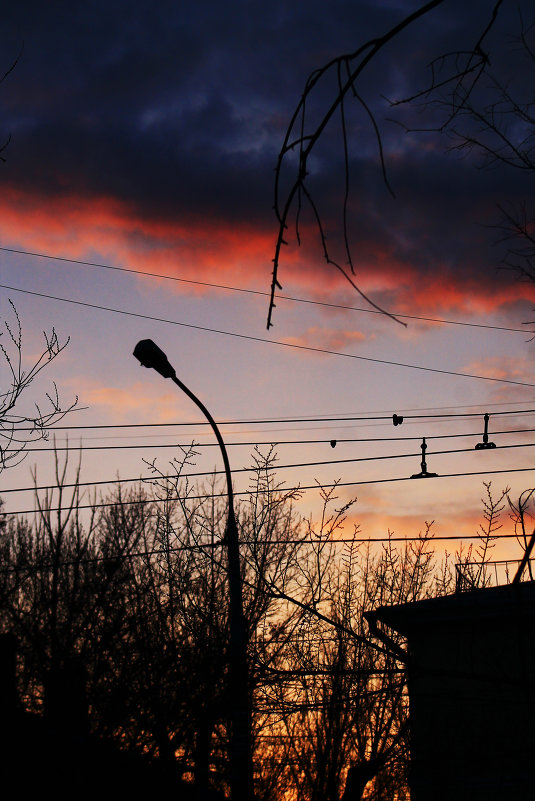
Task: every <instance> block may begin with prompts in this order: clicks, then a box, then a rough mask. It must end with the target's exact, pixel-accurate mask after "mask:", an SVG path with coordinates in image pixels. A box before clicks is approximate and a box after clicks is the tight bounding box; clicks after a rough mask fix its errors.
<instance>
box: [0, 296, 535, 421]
mask: <svg viewBox="0 0 535 801" xmlns="http://www.w3.org/2000/svg"><path fill="white" fill-rule="evenodd" d="M0 286H1V285H0ZM493 380H494V379H493ZM489 405H492V404H489ZM498 405H500V406H501V404H498ZM484 408H487V406H485V407H484ZM523 414H535V409H518V410H514V409H506V410H503V411H496V412H491V413H490V416H491V417H495V416H498V415H523ZM392 417H393V415H391V414H388V415H375V416H370V415H368V416H363V415H356V416H353V415H345V416H343V415H328V414H326V415H318V416H315V417H304V416H298V417H295V416H294V417H271V418H262V419H255V418H246V419H245V420H220V421H219V422H218V426H239V425H274V424H276V423H351V422H359V423H360V422H373V421H378V422H382V421H389V422H392ZM467 417H483V413H482V412H464V413H462V414H457V413H441V414H407V413H406V412H403V419H404V420H405V421H406V420H430V419H439V418H448V419H452V420H453V419H458V418H467ZM209 425H210V424H209V423H208V421H207V420H199V421H196V422H190V423H185V422H183V421H180V422H174V423H106V424H103V423H98V424H88V425H77V426H74V425H58V426H56V425H54V426H43V430H48V431H81V430H92V429H109V428H175V427H182V428H184V427H185V428H190V427H193V426H195V427H196V426H209ZM16 428H17V431H35V426H26V427H24V426H20V427H19V426H17V427H16ZM40 430H41V429H40ZM0 434H1V429H0Z"/></svg>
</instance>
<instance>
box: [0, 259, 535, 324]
mask: <svg viewBox="0 0 535 801" xmlns="http://www.w3.org/2000/svg"><path fill="white" fill-rule="evenodd" d="M0 251H4V252H6V253H16V254H20V255H23V256H35V257H38V258H42V259H49V260H51V261H62V262H65V263H67V264H80V265H83V266H85V267H99V268H102V269H105V270H114V271H117V272H122V273H130V274H133V275H144V276H147V277H149V278H159V279H161V280H164V281H174V282H176V283H182V284H191V285H193V286H203V287H208V288H210V289H222V290H225V291H228V292H242V293H245V294H248V295H260V296H261V297H267V298H269V297H271V293H270V292H263V291H261V290H258V289H247V288H245V287H236V286H228V285H227V284H216V283H213V282H210V281H198V280H193V279H190V278H181V277H179V276H175V275H166V274H162V273H153V272H149V271H147V270H138V269H134V268H132V267H117V266H115V265H112V264H102V263H100V262H94V261H84V260H83V259H73V258H68V257H66V256H54V255H52V254H50V253H40V252H35V251H31V250H21V249H17V248H8V247H0ZM275 299H276V300H287V301H291V302H293V303H306V304H311V305H314V306H324V307H327V308H331V309H343V310H346V311H355V312H362V313H363V314H379V315H383V314H384V312H382V311H378V310H376V309H367V308H361V307H359V306H346V305H343V304H340V303H327V302H326V301H320V300H312V299H311V298H296V297H293V296H290V295H275ZM395 316H396V317H402V318H403V319H405V320H418V321H421V322H428V323H438V324H440V325H458V326H468V327H470V328H486V329H491V330H494V331H511V332H514V333H519V334H527V333H535V332H533V331H529V330H527V329H524V328H510V327H508V326H501V325H489V324H487V323H469V322H467V321H464V320H446V319H444V318H440V317H424V316H421V315H415V314H398V313H397V312H396V313H395Z"/></svg>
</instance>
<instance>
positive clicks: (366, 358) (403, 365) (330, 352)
mask: <svg viewBox="0 0 535 801" xmlns="http://www.w3.org/2000/svg"><path fill="white" fill-rule="evenodd" d="M0 287H1V288H2V289H7V290H9V291H11V292H21V293H23V294H25V295H32V296H34V297H40V298H46V299H47V300H56V301H59V302H61V303H72V304H74V305H76V306H84V307H86V308H90V309H98V310H100V311H106V312H110V313H113V314H122V315H126V316H128V317H136V318H140V319H143V320H152V321H153V322H160V323H166V324H169V325H177V326H181V327H183V328H189V329H192V330H195V331H204V332H207V333H210V334H218V335H220V336H227V337H233V338H236V339H243V340H247V341H249V342H262V343H264V344H268V345H277V346H279V347H284V348H291V349H294V350H301V351H306V352H308V353H323V354H326V355H329V356H340V357H342V358H346V359H355V360H358V361H364V362H370V363H372V364H383V365H387V366H389V367H400V368H403V369H407V370H420V371H422V372H428V373H436V374H439V375H449V376H455V377H456V378H470V379H473V380H478V381H493V382H497V383H500V384H511V385H514V386H520V387H530V388H532V387H535V383H533V382H528V381H515V380H514V379H512V378H496V377H493V376H488V375H478V374H476V373H465V372H461V371H457V370H445V369H441V368H438V367H427V366H425V365H418V364H409V363H407V362H398V361H393V360H391V359H379V358H376V357H372V356H362V355H358V354H355V353H344V352H342V351H336V350H330V349H328V348H315V347H312V346H311V345H298V344H297V343H295V342H283V341H281V340H275V339H266V338H265V337H257V336H253V335H251V334H239V333H238V332H236V331H224V330H222V329H218V328H210V327H208V326H203V325H196V324H193V323H184V322H181V321H178V320H168V319H166V318H163V317H154V316H152V315H148V314H141V313H139V312H131V311H127V310H125V309H115V308H113V307H110V306H102V305H100V304H97V303H88V302H87V301H81V300H74V299H73V298H62V297H60V296H58V295H48V294H46V293H44V292H34V291H31V290H29V289H21V288H20V287H14V286H9V285H7V284H0Z"/></svg>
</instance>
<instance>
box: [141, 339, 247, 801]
mask: <svg viewBox="0 0 535 801" xmlns="http://www.w3.org/2000/svg"><path fill="white" fill-rule="evenodd" d="M134 356H135V357H136V359H139V361H140V362H141V364H142V365H143V367H152V368H153V369H154V370H156V372H157V373H159V374H160V375H161V376H163V377H164V378H170V379H171V380H172V381H173V382H174V383H175V384H176V385H177V386H178V387H180V389H181V390H182V391H183V392H185V393H186V395H187V396H188V397H189V398H191V400H192V401H193V403H195V404H196V405H197V406H198V407H199V409H200V410H201V412H202V413H203V415H204V416H205V417H206V419H207V420H208V422H209V423H210V425H211V427H212V430H213V432H214V434H215V436H216V438H217V441H218V443H219V447H220V449H221V455H222V457H223V463H224V465H225V475H226V477H227V493H228V519H227V528H226V533H225V544H226V546H227V555H228V583H229V629H230V643H229V659H228V668H229V690H230V693H229V695H230V705H231V730H230V788H231V795H232V801H252V798H253V761H252V746H251V730H252V726H251V723H252V721H251V708H250V701H249V671H248V668H247V627H246V625H245V618H244V615H243V598H242V584H241V575H240V551H239V543H238V527H237V525H236V516H235V513H234V493H233V490H232V477H231V474H230V464H229V460H228V454H227V449H226V447H225V443H224V442H223V438H222V436H221V433H220V431H219V428H218V427H217V425H216V422H215V420H214V419H213V417H212V415H211V414H210V412H209V411H208V409H207V408H206V407H205V405H204V404H203V403H202V402H201V401H200V400H199V398H197V397H196V395H194V394H193V392H192V391H191V390H190V389H188V387H187V386H186V385H185V384H183V383H182V381H180V380H179V379H178V378H177V377H176V371H175V369H174V368H173V367H172V366H171V364H169V361H168V359H167V356H166V355H165V353H164V352H163V351H162V350H160V348H159V347H158V346H157V345H156V344H155V343H154V342H153V341H152V339H143V340H141V342H138V343H137V345H136V347H135V348H134Z"/></svg>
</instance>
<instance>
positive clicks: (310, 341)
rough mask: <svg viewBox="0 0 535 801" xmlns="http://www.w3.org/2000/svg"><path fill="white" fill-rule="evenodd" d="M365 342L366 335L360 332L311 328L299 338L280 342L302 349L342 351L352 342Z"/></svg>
mask: <svg viewBox="0 0 535 801" xmlns="http://www.w3.org/2000/svg"><path fill="white" fill-rule="evenodd" d="M365 340H366V335H365V334H363V333H362V332H361V331H343V330H337V329H328V328H322V327H319V326H312V327H310V328H308V329H307V330H306V331H305V332H304V334H302V335H301V336H295V337H285V338H284V339H283V340H282V341H283V342H286V343H288V344H289V345H301V346H302V347H311V348H322V349H325V350H343V349H345V348H347V347H348V346H349V345H351V344H353V343H354V342H364V341H365Z"/></svg>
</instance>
